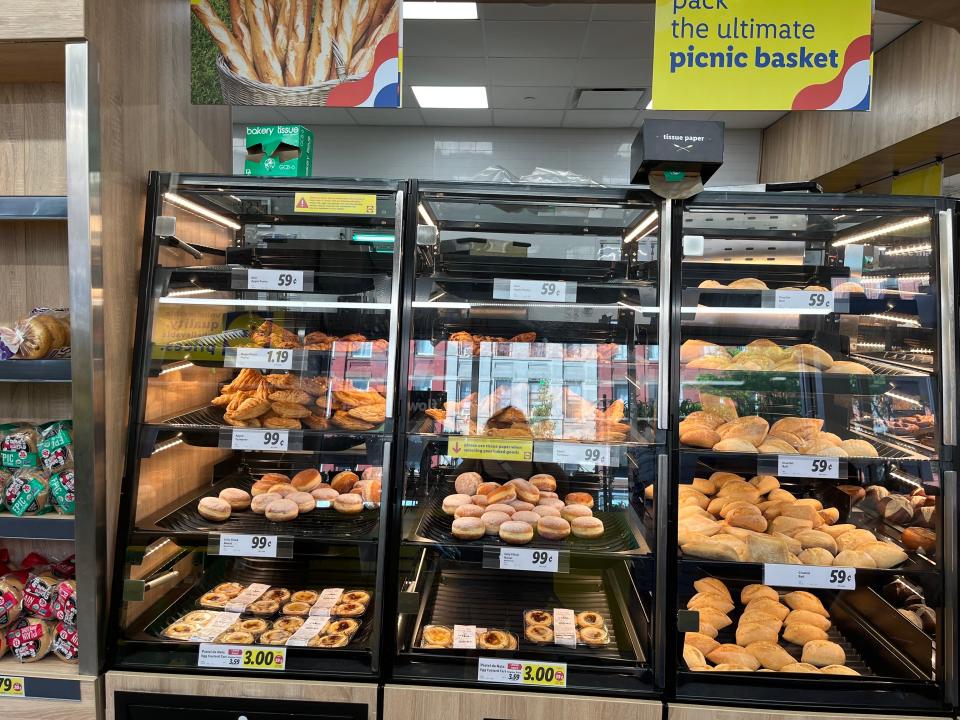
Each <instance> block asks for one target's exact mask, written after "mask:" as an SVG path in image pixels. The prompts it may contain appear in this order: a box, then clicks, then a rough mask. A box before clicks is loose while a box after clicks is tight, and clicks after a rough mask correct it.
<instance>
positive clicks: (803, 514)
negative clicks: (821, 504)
mask: <svg viewBox="0 0 960 720" xmlns="http://www.w3.org/2000/svg"><path fill="white" fill-rule="evenodd" d="M780 517H782V518H797V519H798V520H806V521H808V522H809V523H810V527H811V528H818V527H820V526H821V525H823V518H822V517H820V514H819V513H818V512H817V510H816V508H814V507H812V506H811V505H804V504H801V503H799V502H795V503H794V504H793V505H789V506H788V507H785V508H783V510H782V511H781V512H780Z"/></svg>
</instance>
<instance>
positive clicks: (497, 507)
mask: <svg viewBox="0 0 960 720" xmlns="http://www.w3.org/2000/svg"><path fill="white" fill-rule="evenodd" d="M483 511H484V512H502V513H506V514H507V515H509V516H510V517H513V514H514V513H515V512H516V511H517V509H516V508H515V507H514V506H513V505H507V504H506V503H490V504H489V505H487V506H486V507H485V508H484V509H483Z"/></svg>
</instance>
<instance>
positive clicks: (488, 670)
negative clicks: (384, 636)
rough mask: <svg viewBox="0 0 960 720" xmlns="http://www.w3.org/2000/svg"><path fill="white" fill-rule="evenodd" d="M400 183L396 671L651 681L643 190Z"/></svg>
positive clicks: (580, 686) (604, 686)
mask: <svg viewBox="0 0 960 720" xmlns="http://www.w3.org/2000/svg"><path fill="white" fill-rule="evenodd" d="M411 198H412V200H411V204H410V209H409V213H408V223H409V224H408V228H407V244H406V250H405V270H404V272H405V278H404V287H405V288H406V290H405V303H406V307H405V311H404V314H403V318H404V327H403V332H402V339H401V348H402V355H401V359H400V362H399V376H400V377H401V378H404V379H405V380H404V382H405V383H406V388H405V390H406V392H405V393H404V394H403V397H402V398H401V405H400V410H399V411H398V417H399V418H400V423H401V424H400V426H399V427H398V447H399V449H400V450H401V454H400V457H399V458H398V472H400V473H402V478H400V477H398V479H397V483H396V488H395V500H396V505H395V508H394V514H395V527H396V531H397V532H398V533H399V550H398V556H399V566H398V568H397V573H396V576H397V582H398V583H399V587H398V588H397V593H398V594H397V597H396V611H397V615H398V619H397V628H396V647H395V648H394V650H395V659H394V665H393V677H394V678H395V679H397V680H400V681H415V682H431V683H450V684H457V685H482V686H483V685H486V686H489V685H494V686H501V687H505V686H511V685H512V686H518V687H522V686H527V687H530V686H541V687H544V686H546V687H550V688H552V689H555V690H561V691H562V690H563V689H564V688H565V689H567V690H570V691H575V692H597V693H601V694H602V693H630V694H633V695H637V694H641V695H642V694H644V693H653V692H654V684H655V677H654V667H655V664H654V654H655V649H656V647H658V642H657V641H656V637H657V628H658V623H657V607H656V605H655V601H654V600H655V589H656V570H655V562H654V555H655V550H656V546H657V538H656V521H655V517H654V512H653V506H652V502H651V500H650V498H651V497H652V489H653V486H654V484H655V483H656V480H657V476H658V472H662V471H663V469H665V467H666V462H665V461H666V455H665V452H666V450H665V445H664V443H665V440H666V432H665V430H664V428H666V426H667V425H666V418H665V417H664V418H661V417H659V414H660V412H661V411H665V410H666V407H667V406H666V404H665V403H659V402H658V401H659V399H660V398H658V393H657V389H658V387H660V380H661V374H662V373H663V372H664V371H665V370H666V367H665V366H664V365H662V364H661V363H660V354H659V349H660V337H661V332H662V327H661V318H662V317H664V314H662V313H661V302H665V301H667V300H668V298H669V293H662V292H661V289H662V288H661V286H660V283H661V281H662V278H661V276H660V275H661V264H660V262H659V253H660V242H659V237H660V222H659V202H658V200H657V199H656V198H655V197H654V196H653V195H652V194H650V193H649V192H647V191H645V190H642V189H639V188H601V187H595V188H589V187H588V188H584V187H576V188H571V187H563V186H557V187H549V186H523V185H504V186H500V185H494V184H460V183H450V184H444V183H421V184H419V185H418V184H416V183H414V185H413V187H412V191H411ZM414 209H415V210H416V212H415V213H414ZM658 468H660V470H659V471H658ZM388 608H389V606H388ZM391 617H392V615H391ZM661 627H662V624H661Z"/></svg>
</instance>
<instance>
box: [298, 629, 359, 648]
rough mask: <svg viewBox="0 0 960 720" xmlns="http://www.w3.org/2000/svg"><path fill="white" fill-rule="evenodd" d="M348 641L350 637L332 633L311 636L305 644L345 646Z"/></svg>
mask: <svg viewBox="0 0 960 720" xmlns="http://www.w3.org/2000/svg"><path fill="white" fill-rule="evenodd" d="M349 642H350V638H349V637H347V636H346V635H344V634H343V633H334V634H332V635H317V636H316V637H313V638H311V639H310V640H309V641H307V646H308V647H320V648H339V647H346V646H347V644H349Z"/></svg>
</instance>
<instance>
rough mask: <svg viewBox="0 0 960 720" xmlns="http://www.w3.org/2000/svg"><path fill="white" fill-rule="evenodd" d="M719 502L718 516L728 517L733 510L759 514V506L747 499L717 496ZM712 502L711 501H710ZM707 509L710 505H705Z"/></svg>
mask: <svg viewBox="0 0 960 720" xmlns="http://www.w3.org/2000/svg"><path fill="white" fill-rule="evenodd" d="M717 500H718V501H719V502H720V503H721V505H720V517H722V518H728V517H730V516H731V515H732V514H733V513H735V512H746V513H749V514H751V515H759V514H760V508H759V507H757V506H756V505H754V504H753V503H752V502H750V501H749V500H739V499H737V500H731V499H730V498H717ZM710 504H711V505H712V504H713V501H711V503H710ZM707 509H708V510H709V509H710V506H709V505H708V506H707Z"/></svg>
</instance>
